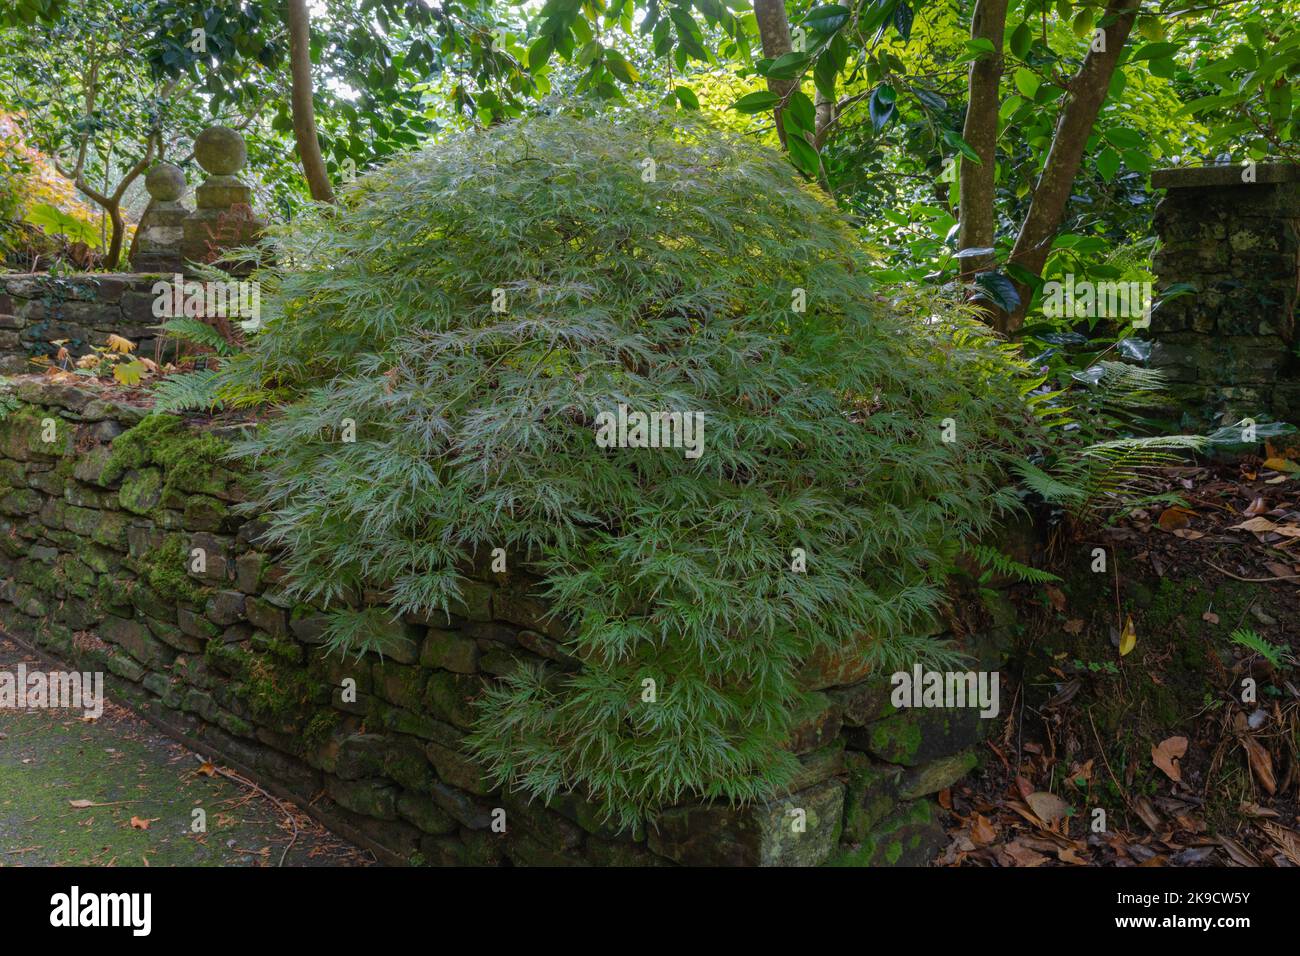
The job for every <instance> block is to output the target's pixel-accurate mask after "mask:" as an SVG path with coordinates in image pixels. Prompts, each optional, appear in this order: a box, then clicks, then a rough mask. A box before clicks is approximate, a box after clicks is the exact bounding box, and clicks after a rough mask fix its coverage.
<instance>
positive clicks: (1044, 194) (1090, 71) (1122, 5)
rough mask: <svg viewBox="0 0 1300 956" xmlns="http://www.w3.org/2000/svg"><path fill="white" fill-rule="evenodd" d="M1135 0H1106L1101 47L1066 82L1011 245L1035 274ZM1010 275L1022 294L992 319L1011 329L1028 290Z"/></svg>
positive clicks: (1019, 319) (1015, 258)
mask: <svg viewBox="0 0 1300 956" xmlns="http://www.w3.org/2000/svg"><path fill="white" fill-rule="evenodd" d="M1139 2H1140V0H1109V2H1108V3H1107V4H1106V14H1105V17H1104V20H1103V22H1105V21H1106V20H1109V21H1110V22H1109V25H1108V26H1106V27H1105V28H1103V35H1104V36H1105V47H1104V49H1101V50H1096V49H1090V50H1089V52H1088V55H1087V56H1086V57H1085V58H1084V60H1083V65H1082V66H1080V67H1079V72H1078V73H1077V74H1076V75H1075V77H1074V80H1073V81H1072V82H1071V83H1070V89H1069V92H1068V94H1067V100H1066V103H1065V106H1064V108H1063V109H1062V110H1061V117H1060V119H1059V120H1058V121H1057V124H1056V135H1055V136H1053V137H1052V147H1051V149H1050V151H1049V152H1048V154H1047V163H1046V165H1045V166H1044V167H1043V174H1042V176H1040V177H1039V180H1038V185H1037V186H1036V187H1035V188H1034V195H1033V199H1032V200H1031V201H1030V203H1029V212H1028V213H1027V214H1026V215H1025V221H1024V222H1023V223H1022V224H1021V226H1020V233H1019V235H1017V236H1016V244H1015V246H1014V247H1013V248H1012V250H1011V258H1010V261H1011V262H1014V263H1015V264H1016V265H1018V266H1020V267H1021V268H1023V269H1027V270H1028V271H1030V272H1032V273H1034V274H1035V275H1038V274H1040V273H1041V272H1042V269H1043V265H1044V264H1045V263H1046V262H1047V255H1048V253H1049V252H1050V251H1051V247H1052V240H1053V239H1055V238H1056V234H1057V232H1058V231H1059V230H1060V228H1061V221H1062V220H1063V219H1064V217H1065V207H1066V204H1067V203H1068V202H1069V200H1070V190H1071V189H1072V188H1073V186H1074V178H1075V176H1076V175H1078V172H1079V165H1080V163H1081V162H1082V161H1083V150H1084V147H1085V146H1086V145H1087V142H1088V136H1089V135H1090V134H1091V133H1092V125H1093V123H1095V122H1096V121H1097V114H1098V113H1099V112H1100V111H1101V104H1102V103H1103V102H1104V101H1105V99H1106V93H1107V91H1108V90H1109V89H1110V80H1111V77H1112V76H1113V75H1114V73H1115V66H1116V64H1117V63H1118V62H1119V57H1120V54H1121V53H1122V52H1123V51H1124V44H1125V43H1126V42H1127V41H1128V35H1129V31H1130V30H1132V29H1133V21H1134V20H1135V19H1136V18H1137V12H1138V5H1139ZM1012 281H1015V284H1016V291H1017V292H1018V293H1019V294H1020V305H1019V307H1018V308H1017V309H1016V310H1015V311H1014V312H1012V313H1011V314H1009V315H1000V316H999V317H998V321H997V322H996V323H995V324H996V326H997V327H998V328H999V330H1000V331H1003V332H1014V331H1016V330H1017V329H1019V328H1020V327H1021V326H1022V325H1023V324H1024V321H1025V312H1026V311H1027V310H1028V308H1029V300H1030V297H1031V291H1032V290H1031V287H1030V286H1029V285H1028V284H1026V283H1023V282H1019V281H1016V280H1015V279H1014V278H1013V280H1012Z"/></svg>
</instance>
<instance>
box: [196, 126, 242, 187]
mask: <svg viewBox="0 0 1300 956" xmlns="http://www.w3.org/2000/svg"><path fill="white" fill-rule="evenodd" d="M194 158H195V159H197V160H198V161H199V165H200V166H202V167H203V168H204V169H206V170H207V171H208V172H209V173H211V174H212V175H214V176H233V175H234V174H235V173H237V172H239V171H240V170H241V169H243V168H244V163H246V162H247V161H248V147H246V146H245V145H244V137H242V136H240V135H239V133H237V132H235V131H234V130H233V129H231V128H230V127H229V126H209V127H208V128H207V129H205V130H204V131H203V132H202V133H199V135H198V136H197V137H196V138H195V140H194Z"/></svg>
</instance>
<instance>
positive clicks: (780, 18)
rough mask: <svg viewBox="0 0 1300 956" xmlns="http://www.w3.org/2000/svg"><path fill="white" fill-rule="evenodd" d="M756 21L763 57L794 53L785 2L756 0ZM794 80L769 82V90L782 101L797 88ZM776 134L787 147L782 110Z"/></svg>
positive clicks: (772, 57) (777, 113) (775, 112)
mask: <svg viewBox="0 0 1300 956" xmlns="http://www.w3.org/2000/svg"><path fill="white" fill-rule="evenodd" d="M754 19H755V20H757V21H758V36H759V39H760V40H762V42H763V56H765V57H767V58H768V59H770V60H775V59H776V58H777V57H779V56H785V54H787V53H791V52H793V51H794V45H793V43H792V42H791V40H790V21H789V19H788V18H787V17H786V15H785V0H754ZM795 85H796V84H795V81H794V80H772V79H769V80H768V81H767V88H768V89H769V90H770V91H771V92H773V93H775V94H776V95H777V96H779V97H781V99H783V100H784V99H785V98H786V97H787V96H789V95H790V91H791V90H793V89H794V88H795ZM772 114H773V115H774V116H775V117H776V134H777V135H778V136H779V137H781V145H782V146H785V127H784V126H783V125H782V123H781V110H780V109H775V110H773V111H772Z"/></svg>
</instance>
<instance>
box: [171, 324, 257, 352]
mask: <svg viewBox="0 0 1300 956" xmlns="http://www.w3.org/2000/svg"><path fill="white" fill-rule="evenodd" d="M160 328H161V329H162V331H163V332H165V333H167V334H168V335H172V336H175V337H176V338H178V339H180V340H181V341H183V342H190V343H192V344H194V345H201V346H204V347H205V348H210V349H212V351H214V352H216V353H217V354H218V355H220V356H223V357H228V356H231V355H234V354H235V353H236V352H238V351H239V348H238V347H237V346H235V345H233V344H231V343H230V342H228V341H226V337H225V336H223V335H222V334H221V332H219V331H218V330H217V328H216V327H215V326H211V325H209V324H208V323H206V322H201V321H199V320H198V319H191V318H179V319H168V320H167V321H166V322H164V323H163V324H162V325H161V326H160Z"/></svg>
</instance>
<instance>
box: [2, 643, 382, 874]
mask: <svg viewBox="0 0 1300 956" xmlns="http://www.w3.org/2000/svg"><path fill="white" fill-rule="evenodd" d="M19 662H26V664H27V668H28V670H29V671H32V670H40V671H45V670H47V669H48V668H49V665H48V664H46V663H41V662H39V661H37V660H35V659H34V658H32V657H31V656H30V655H28V654H27V653H26V652H25V651H23V650H22V649H21V648H19V647H18V646H17V645H16V644H14V643H13V642H11V641H9V640H7V639H5V638H4V637H0V671H9V672H11V673H12V672H14V671H15V669H16V667H17V665H18V663H19ZM218 766H220V765H218ZM214 771H215V768H212V767H211V765H208V767H207V768H205V767H204V762H203V760H202V759H201V758H200V757H199V756H198V755H196V754H195V753H194V752H193V751H191V750H187V749H186V748H185V747H183V746H182V745H180V744H178V743H176V742H175V741H174V740H172V739H171V738H170V737H167V736H166V735H164V734H161V733H159V732H158V731H157V730H155V729H154V728H153V727H152V726H151V725H150V724H148V723H146V722H145V721H143V720H141V719H140V718H138V717H136V716H135V715H134V714H133V713H132V712H131V711H130V710H128V709H126V708H125V707H121V706H119V705H116V704H114V703H112V702H111V700H110V701H109V703H108V704H106V706H105V708H104V714H103V716H102V717H100V718H99V719H97V720H88V719H85V718H84V717H83V716H82V714H81V712H80V711H72V712H69V711H66V710H25V711H20V710H13V709H4V708H3V707H0V866H15V865H19V866H47V865H54V864H74V865H83V866H84V865H89V866H276V865H278V864H279V862H280V859H281V856H282V855H283V854H284V851H285V847H286V846H290V843H292V846H291V848H290V849H289V852H288V854H287V856H285V859H284V865H285V866H364V865H368V864H370V863H372V862H373V858H372V857H371V856H370V854H369V853H367V852H365V851H362V850H359V849H357V848H356V847H354V846H352V845H351V844H349V843H346V842H345V841H343V840H342V839H340V838H339V837H336V836H334V835H333V834H332V833H330V832H329V831H327V830H325V829H324V828H322V827H321V826H320V825H319V824H317V823H315V822H314V821H313V820H311V818H310V817H308V816H307V815H306V814H304V813H302V812H301V811H300V810H298V809H297V808H296V807H292V806H291V805H289V804H280V805H277V803H276V802H274V801H272V800H271V799H269V798H268V797H266V796H264V795H263V794H261V793H259V792H258V791H257V790H256V789H252V788H250V787H246V786H242V785H240V784H239V783H237V782H234V781H231V780H229V779H227V778H225V777H223V776H222V775H221V774H220V773H216V772H214ZM73 801H77V802H78V803H79V804H80V805H79V806H74V805H73V803H72V802H73ZM84 801H89V802H90V803H92V804H100V805H99V806H87V805H86V804H85V802H84ZM282 806H283V807H285V808H287V809H288V810H290V811H292V813H293V822H290V820H289V818H288V816H287V815H286V813H285V811H284V810H283V809H281V807H282ZM196 808H199V809H202V810H204V811H205V812H206V815H207V832H206V833H194V832H192V831H191V825H192V821H193V819H194V815H193V811H194V810H195V809H196ZM294 823H296V824H297V827H298V835H297V839H294Z"/></svg>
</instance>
